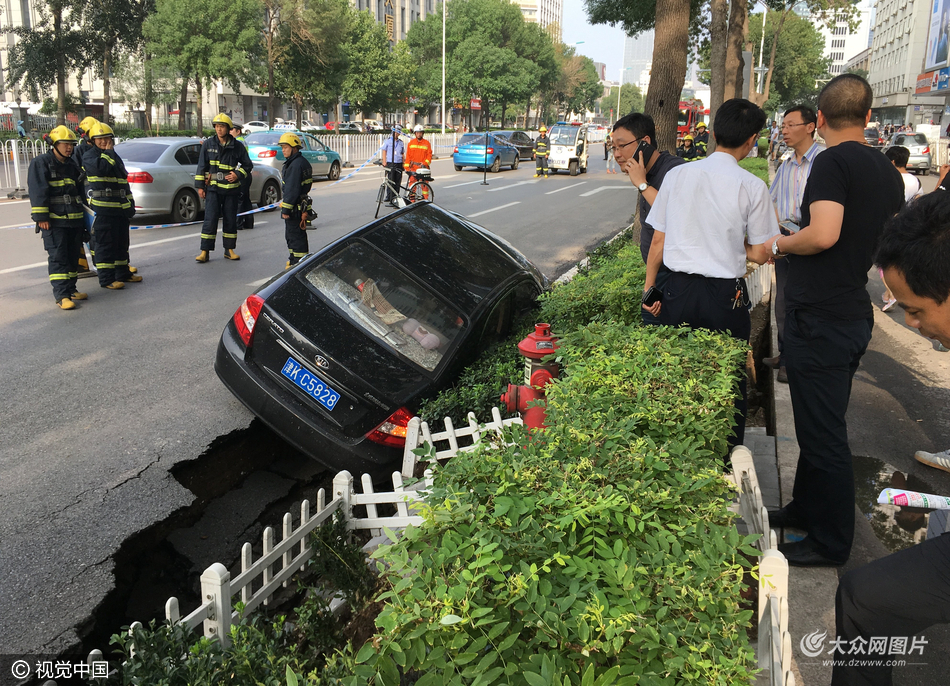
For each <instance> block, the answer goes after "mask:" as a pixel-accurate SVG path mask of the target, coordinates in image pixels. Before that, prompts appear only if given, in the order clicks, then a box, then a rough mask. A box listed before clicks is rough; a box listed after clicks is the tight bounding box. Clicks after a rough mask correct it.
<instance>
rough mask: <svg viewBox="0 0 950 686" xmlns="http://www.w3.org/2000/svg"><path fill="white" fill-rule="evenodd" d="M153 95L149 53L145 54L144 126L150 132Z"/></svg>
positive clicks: (150, 56)
mask: <svg viewBox="0 0 950 686" xmlns="http://www.w3.org/2000/svg"><path fill="white" fill-rule="evenodd" d="M154 97H155V96H154V93H152V55H151V53H149V52H146V53H145V126H146V128H147V129H148V130H149V131H151V130H152V101H153V100H154Z"/></svg>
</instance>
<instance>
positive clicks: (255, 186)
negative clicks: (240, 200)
mask: <svg viewBox="0 0 950 686" xmlns="http://www.w3.org/2000/svg"><path fill="white" fill-rule="evenodd" d="M200 149H201V141H200V140H198V139H197V138H176V137H173V136H169V137H167V138H136V139H133V140H129V141H125V142H123V143H119V144H118V145H116V146H115V151H116V152H117V153H118V154H119V157H121V158H122V161H123V162H125V168H126V170H127V171H128V172H129V188H130V190H131V191H132V195H133V197H134V198H135V213H136V214H171V215H172V220H173V221H174V222H176V223H177V222H190V221H194V220H195V218H196V217H197V216H198V213H199V212H201V211H202V210H203V209H204V200H202V199H201V198H199V197H198V192H197V190H196V189H195V169H196V168H197V167H198V152H199V150H200ZM280 187H281V186H280V172H278V171H277V170H275V169H273V168H272V167H268V166H265V165H260V164H255V165H254V169H253V170H252V171H251V190H250V194H251V202H252V203H257V205H258V206H259V207H264V206H265V205H272V204H274V203H275V202H278V201H279V200H280V195H281V191H280Z"/></svg>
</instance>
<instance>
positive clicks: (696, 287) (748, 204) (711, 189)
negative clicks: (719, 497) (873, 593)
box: [643, 98, 778, 447]
mask: <svg viewBox="0 0 950 686" xmlns="http://www.w3.org/2000/svg"><path fill="white" fill-rule="evenodd" d="M763 126H765V113H764V112H763V111H762V110H761V108H759V107H757V106H756V105H754V104H753V103H751V102H749V101H748V100H743V99H740V98H735V99H733V100H727V101H726V102H724V103H723V104H722V105H721V106H720V108H719V110H718V111H717V112H716V119H715V122H714V123H713V135H714V136H715V139H716V152H714V153H713V154H711V155H710V156H709V157H707V158H705V159H703V160H699V161H696V162H692V163H690V164H685V165H682V166H679V167H677V168H676V169H672V170H670V172H669V173H668V174H667V175H666V179H665V181H664V183H663V186H662V187H661V188H660V191H659V193H658V194H657V196H656V200H654V202H653V208H652V209H651V210H650V223H651V224H652V225H653V229H654V231H655V233H654V236H653V243H652V245H651V246H650V254H649V257H648V259H647V276H646V282H645V285H644V298H645V300H646V302H647V303H649V302H650V301H652V300H653V297H652V295H653V294H652V293H651V291H650V289H651V287H653V285H654V283H655V281H656V274H657V272H658V270H659V268H660V265H661V264H662V265H665V266H666V267H667V268H668V269H669V270H670V272H671V274H670V277H669V279H668V280H667V282H666V284H665V285H664V286H663V289H662V294H661V300H659V301H657V302H655V303H654V304H652V305H648V304H644V306H643V308H644V309H645V310H647V311H649V312H651V313H652V314H653V315H654V316H658V317H659V319H660V322H661V323H663V324H669V325H685V326H689V327H692V328H704V329H711V330H714V331H722V332H727V333H729V334H730V335H731V336H733V337H734V338H738V339H740V340H743V341H748V340H749V334H750V333H751V328H752V325H751V320H750V318H749V308H750V306H751V303H750V302H749V299H748V295H747V292H746V284H745V273H746V258H748V259H750V260H752V261H753V262H756V263H758V264H764V263H765V262H767V261H768V259H769V258H770V257H771V254H770V251H769V246H768V245H767V244H766V243H767V241H768V240H769V239H770V238H771V237H772V236H774V235H775V233H776V232H777V231H778V222H777V220H776V219H775V210H774V209H773V207H772V198H771V197H770V196H769V189H768V188H767V187H766V185H765V183H764V182H763V181H762V180H761V179H759V178H758V177H757V176H755V175H753V174H751V173H750V172H747V171H745V170H744V169H742V168H741V167H740V166H739V160H741V159H743V158H745V156H746V155H748V154H749V151H750V150H751V149H752V146H753V145H755V142H756V139H757V138H758V135H759V132H760V131H761V130H762V127H763ZM741 376H742V377H743V381H742V382H741V384H740V385H741V389H740V390H741V391H742V396H741V399H737V401H736V436H735V438H734V440H733V441H732V442H731V443H730V447H731V446H732V445H739V444H741V443H742V440H743V437H744V434H745V411H746V388H745V381H744V376H745V374H744V373H743V374H742V375H741Z"/></svg>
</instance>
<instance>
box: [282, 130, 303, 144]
mask: <svg viewBox="0 0 950 686" xmlns="http://www.w3.org/2000/svg"><path fill="white" fill-rule="evenodd" d="M278 142H279V143H280V145H285V144H286V145H289V146H291V147H294V148H302V147H303V141H301V140H300V136H298V135H297V134H296V133H291V132H290V131H288V132H287V133H285V134H282V135H281V137H280V141H278Z"/></svg>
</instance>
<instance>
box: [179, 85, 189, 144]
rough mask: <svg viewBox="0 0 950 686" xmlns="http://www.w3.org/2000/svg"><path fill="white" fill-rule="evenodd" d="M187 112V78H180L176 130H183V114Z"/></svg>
mask: <svg viewBox="0 0 950 686" xmlns="http://www.w3.org/2000/svg"><path fill="white" fill-rule="evenodd" d="M187 110H188V77H187V76H182V77H181V95H180V96H179V98H178V130H179V131H184V130H185V112H186V111H187Z"/></svg>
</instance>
